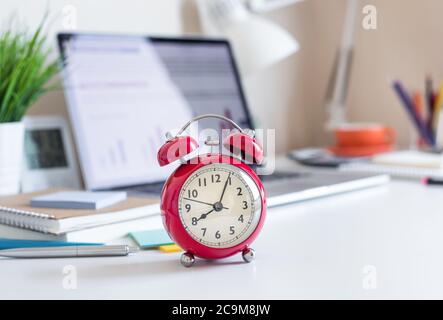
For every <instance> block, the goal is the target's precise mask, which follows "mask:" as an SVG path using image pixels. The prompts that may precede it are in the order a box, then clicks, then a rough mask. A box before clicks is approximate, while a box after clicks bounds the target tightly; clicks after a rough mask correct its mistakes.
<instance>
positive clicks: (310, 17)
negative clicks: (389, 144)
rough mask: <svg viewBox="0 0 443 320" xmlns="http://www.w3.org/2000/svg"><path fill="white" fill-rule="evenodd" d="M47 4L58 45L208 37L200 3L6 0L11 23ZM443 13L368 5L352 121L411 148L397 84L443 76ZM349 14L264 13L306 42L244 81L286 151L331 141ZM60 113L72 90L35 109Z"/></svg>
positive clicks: (410, 3) (328, 3) (336, 6)
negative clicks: (79, 38) (98, 37)
mask: <svg viewBox="0 0 443 320" xmlns="http://www.w3.org/2000/svg"><path fill="white" fill-rule="evenodd" d="M367 4H370V5H373V6H375V7H376V9H377V28H376V29H375V30H373V29H371V30H365V29H364V28H363V27H362V25H361V22H362V19H363V17H364V14H363V13H362V11H361V8H362V7H363V6H365V5H367ZM70 6H73V7H75V8H76V12H75V13H76V21H75V23H74V24H71V25H69V28H67V27H66V21H64V18H65V17H66V10H69V8H70ZM66 8H68V9H66ZM47 9H49V11H50V33H49V35H50V37H52V38H51V39H53V43H54V47H55V45H56V41H55V33H56V32H60V31H63V30H66V29H68V30H70V31H72V30H73V28H75V31H94V32H97V31H98V32H119V33H137V34H151V35H157V34H158V35H182V34H201V33H202V25H201V19H200V16H199V13H198V9H197V4H196V2H195V1H194V0H162V1H146V0H125V1H121V0H95V1H85V0H71V1H64V0H32V1H31V0H2V4H1V10H0V21H1V23H2V24H5V23H7V21H9V19H10V17H11V15H12V14H14V13H16V14H17V16H18V17H19V19H20V21H21V22H22V23H23V25H26V26H29V27H35V26H36V25H37V24H38V23H39V22H40V20H41V17H42V16H43V15H44V12H45V10H47ZM64 10H65V11H64ZM441 12H443V2H442V1H440V0H389V1H386V0H385V1H382V0H370V1H367V0H360V1H358V11H357V17H356V27H355V37H354V41H355V47H354V56H353V66H352V71H351V73H350V80H349V81H350V82H349V95H348V98H347V105H348V120H350V121H364V122H381V123H384V124H387V125H389V126H391V127H393V128H395V129H396V130H397V132H398V145H399V146H401V147H402V146H403V147H405V146H407V145H408V143H409V141H410V134H411V131H412V129H411V127H410V124H409V122H408V119H407V115H406V114H405V112H404V111H403V110H402V109H401V107H400V106H399V103H398V100H397V97H396V96H395V94H394V93H393V91H392V89H391V87H390V83H389V81H391V80H392V79H393V78H400V79H402V80H403V81H404V82H405V83H407V84H408V85H409V86H410V87H413V88H417V89H422V88H423V82H424V80H423V79H424V78H425V76H426V75H430V76H432V77H433V78H435V79H441V78H443V68H442V67H443V65H442V64H443V60H442V59H441V58H440V57H441V50H442V49H443V43H440V42H441V41H439V37H440V36H441V34H443V23H441V21H440V16H441ZM345 13H346V0H304V1H298V2H296V3H293V4H291V5H287V6H282V7H280V8H276V9H275V10H272V11H265V12H260V13H256V14H257V15H261V16H263V17H264V18H266V19H268V20H269V21H272V22H274V23H275V24H277V25H279V26H281V27H282V28H284V29H286V30H287V31H288V32H289V33H290V34H291V35H292V36H293V37H294V38H295V39H297V41H298V42H299V44H300V50H299V51H298V52H297V53H296V54H294V55H291V56H289V57H288V58H286V59H284V60H282V61H280V62H279V63H277V64H274V65H272V66H270V67H268V68H266V69H263V70H260V71H259V72H255V73H254V74H251V75H247V76H245V77H243V79H242V80H243V83H244V85H245V88H246V95H247V99H248V102H249V104H250V105H253V108H251V109H252V113H253V117H254V118H255V119H256V121H257V124H258V125H259V126H261V127H264V128H275V129H276V132H277V146H276V148H277V151H278V152H286V151H288V150H291V149H294V148H299V147H304V146H324V145H326V144H329V143H330V141H331V136H330V133H328V132H327V131H326V130H324V123H325V121H326V109H325V95H326V91H327V86H328V81H329V79H330V74H331V70H332V69H333V63H334V60H335V57H336V53H337V49H338V47H339V44H340V39H341V37H342V28H343V23H344V20H345V19H344V17H345ZM55 53H56V51H55ZM53 113H57V114H66V107H65V102H64V97H63V91H62V89H60V90H57V91H54V92H51V93H49V94H47V95H45V96H44V97H43V98H42V99H40V100H39V101H38V102H37V103H36V104H35V105H34V106H33V107H32V108H31V110H30V112H29V114H53Z"/></svg>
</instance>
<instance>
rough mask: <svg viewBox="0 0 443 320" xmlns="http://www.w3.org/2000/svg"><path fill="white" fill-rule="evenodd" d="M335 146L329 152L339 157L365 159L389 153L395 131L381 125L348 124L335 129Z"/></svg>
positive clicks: (392, 145)
mask: <svg viewBox="0 0 443 320" xmlns="http://www.w3.org/2000/svg"><path fill="white" fill-rule="evenodd" d="M334 133H335V139H336V144H335V146H333V147H330V148H329V150H330V151H332V152H333V153H334V154H335V155H337V156H341V157H367V156H372V155H375V154H377V153H382V152H387V151H391V150H392V149H393V147H394V144H395V138H396V134H395V131H394V130H393V129H391V128H389V127H386V126H384V125H381V124H371V123H350V124H346V125H342V126H340V127H339V128H337V129H335V131H334Z"/></svg>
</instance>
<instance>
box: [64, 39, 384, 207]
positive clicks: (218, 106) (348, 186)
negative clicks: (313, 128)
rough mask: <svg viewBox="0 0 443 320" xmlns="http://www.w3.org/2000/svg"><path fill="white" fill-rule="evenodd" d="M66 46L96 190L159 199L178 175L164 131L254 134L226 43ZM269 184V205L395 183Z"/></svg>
mask: <svg viewBox="0 0 443 320" xmlns="http://www.w3.org/2000/svg"><path fill="white" fill-rule="evenodd" d="M58 44H59V50H60V54H61V57H62V61H63V81H64V91H65V97H66V101H67V105H68V111H69V114H70V118H71V124H72V128H73V133H74V137H75V141H76V146H77V153H78V156H79V160H80V166H81V169H82V175H83V180H84V183H85V187H86V189H88V190H126V191H128V192H129V193H131V194H146V195H158V194H159V193H160V192H161V188H162V186H163V183H164V181H165V179H166V178H167V177H168V176H169V175H170V174H171V172H172V171H173V170H174V169H175V168H174V167H173V166H167V167H162V168H160V167H159V165H158V164H157V151H158V149H159V148H160V146H161V145H162V144H163V143H164V142H165V138H164V134H165V133H166V132H167V131H170V130H171V129H174V128H175V129H179V128H180V127H182V126H183V124H184V123H185V122H186V121H188V120H189V119H190V118H192V117H193V116H197V115H201V114H207V113H212V114H219V115H223V116H226V117H228V118H230V119H232V120H234V121H235V122H236V123H237V124H239V125H240V126H241V127H244V128H251V129H254V124H253V121H252V119H251V114H250V112H249V108H248V106H247V103H246V99H245V95H244V92H243V88H242V85H241V82H240V77H239V73H238V70H237V67H236V64H235V59H234V56H233V54H232V50H231V47H230V45H229V42H228V41H226V40H219V39H201V38H165V37H148V36H139V35H110V34H82V33H62V34H58ZM202 122H203V123H199V127H200V128H219V129H223V128H224V127H223V125H224V124H222V123H221V122H219V121H218V120H216V119H215V120H214V119H207V120H204V121H202ZM200 133H201V132H200V131H198V130H197V134H199V135H200ZM277 169H278V168H277ZM261 179H262V181H263V183H264V186H265V190H266V192H267V198H268V205H269V206H276V205H282V204H286V203H291V202H296V201H302V200H307V199H312V198H317V197H322V196H328V195H332V194H337V193H343V192H348V191H352V190H357V189H362V188H367V187H373V186H377V185H381V184H384V183H386V182H387V181H388V180H389V179H388V176H386V175H377V174H347V173H338V172H317V171H313V172H284V171H279V170H276V171H275V172H274V173H273V174H271V175H264V176H261Z"/></svg>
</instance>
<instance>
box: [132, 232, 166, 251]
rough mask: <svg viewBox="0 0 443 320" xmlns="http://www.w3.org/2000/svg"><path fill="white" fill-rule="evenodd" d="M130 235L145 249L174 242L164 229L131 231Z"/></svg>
mask: <svg viewBox="0 0 443 320" xmlns="http://www.w3.org/2000/svg"><path fill="white" fill-rule="evenodd" d="M129 235H130V236H131V237H132V239H134V241H135V242H137V244H138V246H139V247H140V248H143V249H146V248H155V247H159V246H164V245H167V244H173V243H174V242H173V241H172V240H171V238H169V235H168V233H167V232H166V231H165V230H164V229H156V230H146V231H138V232H131V233H130V234H129Z"/></svg>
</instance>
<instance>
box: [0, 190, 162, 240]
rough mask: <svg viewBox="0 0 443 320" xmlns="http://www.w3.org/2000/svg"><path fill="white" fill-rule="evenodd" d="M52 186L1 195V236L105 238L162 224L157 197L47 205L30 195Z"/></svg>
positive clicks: (42, 194) (66, 238) (56, 238)
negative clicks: (84, 205)
mask: <svg viewBox="0 0 443 320" xmlns="http://www.w3.org/2000/svg"><path fill="white" fill-rule="evenodd" d="M54 191H55V190H48V191H44V192H36V193H28V194H21V195H16V196H10V197H2V198H0V238H9V239H27V240H59V241H69V242H71V241H72V242H107V241H109V240H112V239H115V238H119V237H122V236H125V235H127V234H128V233H129V232H132V231H138V230H144V229H150V228H153V227H154V228H155V227H161V225H160V226H159V224H161V221H160V219H155V218H154V219H153V216H155V215H158V214H159V211H160V210H159V201H158V199H148V198H132V197H129V198H127V199H126V200H123V201H120V202H118V203H117V204H114V205H110V206H107V207H105V208H102V209H66V208H48V207H37V206H36V204H33V205H31V200H32V199H36V198H37V199H38V197H41V196H44V195H47V194H54Z"/></svg>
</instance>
